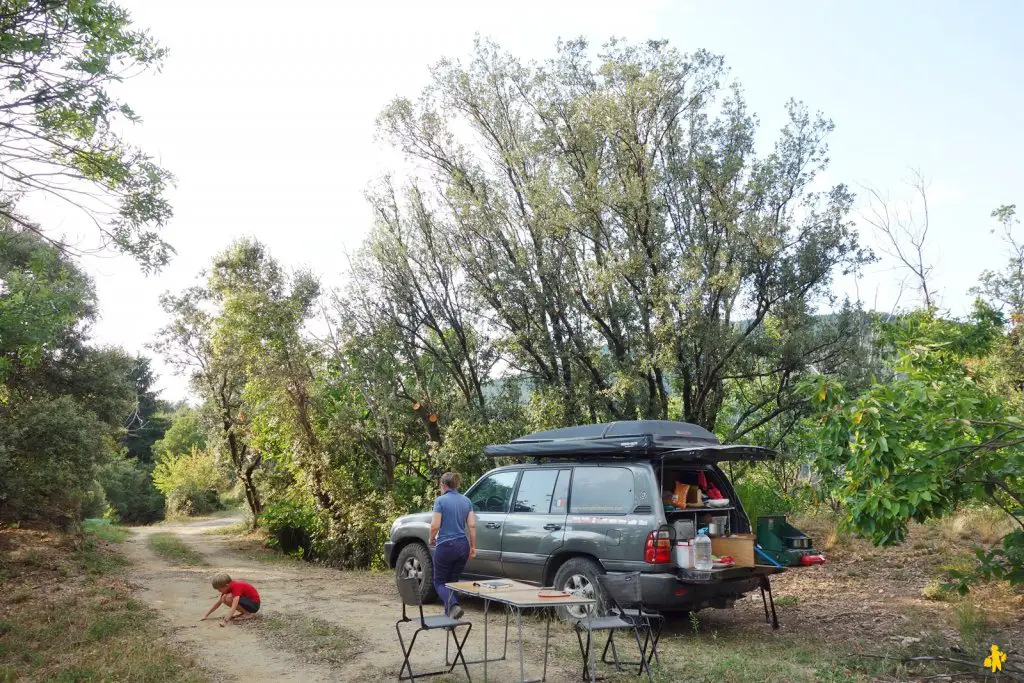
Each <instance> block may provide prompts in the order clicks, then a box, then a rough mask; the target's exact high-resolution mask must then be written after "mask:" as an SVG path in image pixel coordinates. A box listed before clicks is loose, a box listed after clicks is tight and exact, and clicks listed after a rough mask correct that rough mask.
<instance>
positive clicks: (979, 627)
mask: <svg viewBox="0 0 1024 683" xmlns="http://www.w3.org/2000/svg"><path fill="white" fill-rule="evenodd" d="M955 618H956V627H957V630H958V631H959V632H960V640H961V641H962V642H963V644H964V645H965V646H967V647H968V648H973V647H976V646H977V645H978V643H979V642H980V639H981V637H982V636H983V635H984V634H985V632H986V630H987V627H988V618H987V617H986V616H985V613H984V612H983V611H982V610H980V609H979V608H978V606H977V605H975V604H974V603H973V602H972V601H970V600H963V601H962V602H961V603H960V604H959V605H957V607H956V612H955Z"/></svg>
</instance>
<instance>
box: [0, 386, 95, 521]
mask: <svg viewBox="0 0 1024 683" xmlns="http://www.w3.org/2000/svg"><path fill="white" fill-rule="evenodd" d="M4 418H5V419H4V420H3V421H2V422H0V443H2V444H3V455H2V456H0V519H5V520H9V519H15V520H20V521H22V522H28V523H43V522H47V521H54V522H56V523H58V524H60V525H61V526H74V525H75V524H77V521H78V518H79V516H80V512H81V505H82V502H83V500H84V499H85V497H86V496H87V494H88V492H89V491H91V490H92V484H93V481H94V480H95V479H96V476H97V475H98V473H99V466H100V464H101V463H102V462H104V461H105V460H106V459H107V458H108V457H109V456H110V454H111V452H112V451H113V450H114V443H113V441H112V439H111V438H110V428H109V426H108V425H106V424H104V423H103V422H102V421H100V420H99V419H98V418H97V417H96V415H95V414H94V413H92V412H90V411H88V410H86V409H84V408H83V407H82V405H81V404H80V403H78V401H76V400H75V399H74V398H73V397H71V396H58V397H56V398H43V399H37V400H34V401H30V402H27V403H23V404H22V403H19V404H18V405H16V406H14V407H13V408H12V409H11V410H9V411H5V415H4Z"/></svg>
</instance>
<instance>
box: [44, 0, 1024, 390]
mask: <svg viewBox="0 0 1024 683" xmlns="http://www.w3.org/2000/svg"><path fill="white" fill-rule="evenodd" d="M121 1H122V4H124V5H125V6H127V7H128V8H129V10H130V11H131V12H132V14H133V17H134V18H135V21H136V23H137V24H138V25H139V26H143V27H148V28H149V29H150V30H151V32H152V33H153V35H154V36H156V37H157V38H158V40H159V41H160V42H161V43H162V44H164V45H165V46H167V47H169V48H170V55H169V56H168V58H167V61H166V64H165V66H164V69H163V71H162V72H161V73H159V74H152V75H146V76H143V77H140V78H137V79H134V80H132V81H130V82H128V83H127V84H126V85H125V87H124V97H125V99H126V101H128V102H129V103H130V104H131V105H132V107H133V108H134V109H135V110H136V111H137V112H138V113H140V114H141V115H142V117H143V119H144V121H143V124H142V125H141V126H140V127H137V128H134V129H132V130H131V131H130V137H131V139H133V140H134V141H137V142H138V143H139V144H140V145H141V146H142V147H143V148H144V149H146V150H147V151H149V152H150V153H151V154H154V155H156V156H158V158H159V160H160V161H161V163H162V164H163V165H165V166H166V167H167V168H169V169H170V170H171V171H172V172H173V173H175V175H176V176H177V178H178V184H177V188H176V189H175V191H174V192H173V193H172V194H171V199H172V202H173V204H174V209H175V218H174V220H173V222H172V223H171V225H170V227H169V228H168V229H167V230H166V232H165V235H164V236H165V238H166V239H168V240H169V241H170V242H171V243H172V244H173V245H174V246H175V248H176V249H177V250H178V255H177V257H176V258H175V259H174V261H173V262H172V263H171V265H170V266H169V267H167V268H166V269H165V270H164V271H162V272H161V273H160V274H158V275H156V276H150V277H146V276H144V275H142V274H141V273H140V271H139V269H138V267H137V266H136V265H135V263H134V262H133V261H131V260H130V259H127V258H124V257H113V258H105V259H98V258H87V259H86V260H85V261H84V266H85V267H86V269H87V270H88V271H89V272H91V273H92V274H93V276H94V277H95V280H96V286H97V290H98V294H99V298H100V304H101V311H102V319H101V320H100V322H99V323H98V324H97V326H96V328H95V331H94V336H95V338H96V339H97V340H98V341H100V342H102V343H119V344H122V345H124V346H125V347H126V348H128V349H129V350H132V351H140V350H142V349H143V346H144V345H145V344H146V343H147V342H149V341H151V340H152V338H153V335H154V332H155V331H156V330H157V329H158V328H159V327H160V326H161V325H162V324H163V322H164V321H163V319H162V313H161V311H160V309H159V306H158V304H157V297H158V295H159V294H160V293H161V292H163V291H166V290H172V291H177V290H180V289H182V288H183V287H185V286H188V285H189V284H191V283H192V282H193V280H194V278H195V276H196V275H197V273H198V272H199V271H200V270H201V269H203V268H204V267H205V266H206V265H207V264H208V262H209V261H210V259H211V257H212V255H213V254H214V253H216V252H218V251H220V250H221V249H223V248H224V247H225V246H227V245H228V244H229V243H230V242H231V241H232V240H233V239H236V238H238V237H240V236H243V235H250V236H253V237H256V238H258V239H260V240H261V241H263V242H264V243H266V244H267V245H268V246H269V248H270V250H271V252H272V253H273V254H274V255H275V256H276V257H277V258H278V259H280V260H281V261H282V262H283V263H285V264H289V265H292V266H306V267H309V268H311V269H312V270H313V271H314V272H316V273H318V274H320V275H321V276H322V278H323V281H324V283H325V284H326V285H327V286H331V285H333V284H336V283H338V282H340V280H341V271H342V270H343V267H344V252H345V251H346V250H348V251H352V250H353V249H354V248H355V247H357V246H358V244H359V242H360V240H361V239H362V237H363V236H364V235H365V234H366V232H367V230H368V228H369V226H370V220H371V217H370V214H369V211H368V208H367V206H366V204H365V201H364V199H363V192H364V190H365V189H366V187H367V184H368V183H369V182H370V181H372V180H373V179H374V178H376V177H377V176H379V175H380V173H381V172H382V171H384V170H386V169H387V168H391V167H393V165H394V164H395V163H396V160H395V158H394V156H393V154H392V153H391V152H389V151H388V150H387V149H386V148H385V147H384V146H383V145H382V144H380V143H377V142H375V140H374V120H375V118H376V116H377V114H378V112H379V111H380V110H381V108H382V107H383V106H384V105H385V104H386V103H387V102H388V101H389V100H390V99H391V98H392V97H394V96H396V95H400V94H401V95H407V96H410V97H414V96H416V95H417V94H418V92H419V90H420V89H421V88H422V86H423V85H424V84H425V83H426V80H427V76H428V74H427V67H428V65H430V64H432V63H433V62H435V61H436V60H437V59H439V58H440V57H442V56H454V57H463V56H466V55H467V54H468V53H469V50H470V48H471V46H472V41H473V36H474V34H475V33H480V34H481V35H483V36H485V37H491V38H494V39H495V40H497V41H498V42H499V43H500V44H501V45H502V46H503V47H505V48H507V49H509V50H510V51H512V52H513V53H515V54H517V55H519V56H521V57H524V58H538V59H542V58H545V57H547V56H549V55H551V54H552V53H553V51H554V44H555V42H556V40H557V39H558V38H559V37H562V38H572V37H576V36H579V35H583V36H586V37H588V38H589V39H591V41H592V42H593V43H595V44H600V43H601V42H603V41H604V40H605V39H607V38H608V37H609V36H612V35H616V36H622V37H626V38H629V39H633V40H644V39H648V38H668V39H669V40H670V41H671V42H672V44H673V45H674V46H676V47H678V48H680V49H681V50H683V51H691V50H694V49H697V48H701V47H703V48H707V49H710V50H711V51H713V52H717V53H721V54H724V55H725V58H726V63H727V64H728V65H730V66H731V67H732V72H733V75H734V76H735V77H736V78H737V79H738V80H739V81H740V82H741V83H743V85H744V87H745V90H746V93H747V98H748V104H749V105H750V108H751V110H752V111H754V112H756V113H757V114H758V115H759V116H760V117H761V120H762V124H763V125H762V130H763V131H764V134H765V135H771V136H774V131H776V130H777V129H778V128H779V127H780V126H781V125H782V124H783V119H782V116H783V104H784V103H785V101H786V100H787V99H788V98H789V97H791V96H792V97H796V98H798V99H803V100H804V101H806V102H807V103H808V104H809V106H810V107H811V108H812V109H820V110H823V111H824V112H825V113H826V114H827V115H828V116H830V117H831V118H833V119H834V120H835V122H836V127H837V130H836V133H835V135H834V136H833V138H832V140H831V144H832V151H831V158H832V160H833V164H832V166H831V168H830V169H829V172H828V180H829V182H846V183H848V184H851V185H853V186H854V189H855V190H856V189H857V187H856V185H857V183H867V184H871V185H874V186H878V187H880V188H882V189H885V190H888V191H890V192H891V193H892V194H893V195H894V196H896V197H898V196H901V195H903V194H905V187H903V186H901V185H900V183H901V181H902V180H905V179H907V178H908V177H909V175H910V173H909V170H910V168H911V167H917V168H920V169H921V170H922V171H923V173H924V174H925V176H927V177H928V178H929V179H930V180H931V182H932V192H931V194H930V200H931V204H932V206H931V210H932V229H933V235H934V238H933V240H932V242H931V245H930V250H931V253H930V257H931V260H932V262H933V263H934V265H935V266H936V273H935V280H936V282H937V283H938V285H939V289H940V293H941V295H942V299H941V301H942V303H943V305H945V306H947V307H948V308H950V309H951V310H953V311H954V312H957V313H959V312H962V311H963V310H964V308H965V306H966V304H967V303H968V302H969V298H968V297H967V296H966V290H967V288H968V287H970V286H971V285H972V284H973V283H974V282H975V280H976V277H977V274H978V273H979V272H980V271H981V270H982V269H983V268H985V267H999V265H1000V264H1001V262H1002V257H1001V256H1000V255H999V243H998V240H997V238H996V237H995V236H992V235H990V234H989V229H990V228H991V227H993V225H994V223H993V221H991V219H989V218H988V214H989V213H990V212H991V210H992V209H993V208H994V207H995V206H997V205H999V204H1003V203H1013V202H1024V195H1022V193H1021V188H1022V187H1024V182H1022V181H1024V172H1022V170H1021V166H1020V163H1019V160H1020V159H1021V158H1024V139H1022V136H1021V133H1020V122H1019V117H1020V112H1021V111H1024V93H1022V92H1021V89H1020V87H1019V86H1020V83H1022V82H1024V78H1022V76H1024V58H1022V54H1024V53H1022V50H1021V48H1019V47H1017V45H1019V43H1020V41H1019V36H1017V35H1015V33H1016V30H1017V28H1019V26H1021V25H1022V19H1024V9H1022V8H1024V3H1015V2H1013V1H1012V0H1005V1H995V0H993V1H991V2H987V3H984V6H983V8H982V9H971V8H970V6H969V5H968V4H965V3H958V2H955V1H950V2H931V1H929V2H925V1H923V0H918V1H910V0H907V1H905V2H901V3H895V5H896V6H895V7H893V6H891V3H889V2H883V1H881V0H873V1H870V2H859V3H850V2H843V3H839V2H813V3H812V2H810V1H798V0H793V1H791V2H787V3H763V2H758V1H757V0H747V1H737V2H729V3H720V2H710V1H708V2H689V1H686V2H669V1H668V0H665V1H660V2H659V1H658V0H632V1H631V2H628V3H624V2H569V1H562V2H559V1H557V0H548V1H546V2H517V3H512V2H501V3H497V2H441V1H437V0H435V1H432V2H422V1H420V2H400V1H397V0H392V1H385V0H380V1H378V2H373V3H359V4H358V5H357V4H355V3H352V4H348V3H340V2H323V1H320V2H312V1H307V2H303V1H299V2H292V3H281V2H274V3H270V2H263V1H257V0H252V1H248V2H240V1H228V0H206V1H205V2H197V1H195V0H176V1H174V2H171V1H168V0H164V1H161V2H155V1H154V0H121ZM1015 27H1017V28H1015ZM24 208H26V209H27V210H29V211H33V210H34V211H35V213H34V217H35V218H37V219H39V220H41V221H42V222H43V223H44V225H47V226H50V227H53V228H55V229H56V230H58V231H61V230H63V231H68V232H74V230H75V228H76V226H78V225H79V224H80V220H81V218H80V216H76V215H75V214H74V213H73V211H72V210H70V209H67V208H65V207H57V206H55V205H53V204H52V203H50V202H40V201H39V200H38V199H37V200H32V201H30V202H28V203H26V204H25V205H24ZM865 237H866V239H867V241H868V242H871V241H872V240H871V238H870V236H865ZM889 267H891V264H881V265H879V266H876V267H873V268H872V269H871V270H870V271H869V272H868V273H867V274H866V275H865V277H864V279H863V280H862V281H861V282H860V283H858V284H856V285H855V284H854V283H853V282H852V281H844V282H843V283H842V287H843V289H844V291H845V292H848V293H849V294H851V296H852V295H854V294H855V293H856V292H859V294H860V296H861V297H862V298H863V299H865V300H866V301H867V302H868V304H869V305H873V304H876V303H877V305H878V306H880V307H882V308H887V307H890V306H892V305H893V303H894V299H895V296H894V293H893V292H894V290H895V286H894V282H895V276H893V275H892V273H891V272H889V271H888V268H889ZM912 296H913V295H912V293H908V294H906V295H905V297H904V301H907V298H908V297H912ZM155 365H156V367H157V369H158V370H159V371H160V372H161V374H162V375H163V377H162V379H161V386H162V387H164V389H165V391H164V394H163V396H164V397H165V398H168V399H172V400H173V399H177V398H180V397H182V396H184V395H185V393H186V387H185V382H184V380H183V379H179V378H174V377H172V376H171V375H170V373H169V372H168V371H166V370H164V366H163V365H162V363H160V361H159V359H157V361H156V363H155Z"/></svg>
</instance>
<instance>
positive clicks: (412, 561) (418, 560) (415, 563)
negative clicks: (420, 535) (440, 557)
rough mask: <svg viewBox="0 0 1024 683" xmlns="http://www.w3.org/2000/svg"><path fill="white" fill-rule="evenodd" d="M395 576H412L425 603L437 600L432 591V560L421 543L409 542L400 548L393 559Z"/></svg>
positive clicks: (435, 594)
mask: <svg viewBox="0 0 1024 683" xmlns="http://www.w3.org/2000/svg"><path fill="white" fill-rule="evenodd" d="M395 578H396V579H400V578H414V579H416V580H417V581H418V582H419V585H420V597H421V598H422V599H423V603H424V604H427V603H430V602H434V601H435V600H437V593H436V592H435V591H434V562H433V560H431V558H430V551H429V550H427V546H425V545H423V544H422V543H410V544H409V545H407V546H405V547H404V548H402V550H401V551H400V552H399V553H398V559H397V560H395Z"/></svg>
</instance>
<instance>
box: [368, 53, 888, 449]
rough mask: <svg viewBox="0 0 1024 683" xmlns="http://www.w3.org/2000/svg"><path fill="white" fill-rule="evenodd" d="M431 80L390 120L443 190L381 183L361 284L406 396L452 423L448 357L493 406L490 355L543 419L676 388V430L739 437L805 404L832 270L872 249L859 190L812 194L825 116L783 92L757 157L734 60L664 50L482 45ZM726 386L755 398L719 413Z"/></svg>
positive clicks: (628, 413) (646, 413)
mask: <svg viewBox="0 0 1024 683" xmlns="http://www.w3.org/2000/svg"><path fill="white" fill-rule="evenodd" d="M432 76H433V78H432V82H431V84H430V85H429V86H428V87H427V88H426V89H425V90H424V92H423V94H422V97H421V98H419V100H418V101H415V102H414V101H411V100H409V99H406V98H399V99H397V100H395V101H394V102H393V103H392V104H391V105H390V106H388V107H387V108H386V109H385V110H384V112H382V114H381V116H380V119H379V127H380V132H381V134H382V136H384V137H385V138H386V139H388V140H389V141H391V142H392V144H393V145H394V146H395V147H396V148H397V149H399V150H400V151H401V152H403V153H404V154H405V155H406V157H407V158H408V159H409V160H410V161H412V162H413V163H422V164H426V166H427V167H428V168H429V169H430V174H429V177H430V180H429V181H423V180H416V181H412V182H410V183H409V184H408V186H407V187H406V188H402V189H399V190H396V189H395V188H394V186H393V183H392V182H391V181H390V180H387V181H385V182H383V183H382V184H381V187H380V188H379V189H377V190H376V191H375V192H374V193H372V195H371V202H372V203H373V206H374V209H375V211H376V215H377V217H378V221H377V226H376V228H375V231H374V233H373V235H372V236H371V238H370V240H369V241H368V242H367V245H366V247H365V250H364V252H363V254H362V258H361V260H360V262H359V263H357V273H356V277H355V278H354V280H355V284H354V285H353V287H352V289H353V290H354V293H353V294H352V296H351V298H352V299H354V300H355V301H356V302H358V305H360V306H361V307H362V309H363V310H362V311H359V312H357V314H356V315H357V318H358V322H359V325H360V327H362V328H363V329H364V330H365V331H366V332H370V333H371V334H373V333H378V332H382V333H385V334H387V335H389V336H391V337H392V342H391V344H392V348H393V354H394V355H396V356H398V357H399V358H402V359H403V360H405V361H406V363H407V365H408V370H407V372H406V373H405V374H404V375H399V377H398V378H397V379H396V384H398V385H399V386H398V387H396V391H399V392H401V393H402V395H405V396H407V397H408V399H409V400H410V403H412V404H414V405H417V406H423V405H426V406H428V408H429V411H428V414H432V415H438V414H441V413H442V410H441V409H442V408H444V407H446V406H445V399H446V398H448V397H446V396H445V395H444V392H443V390H442V389H441V388H440V387H435V386H434V384H435V383H436V380H435V377H434V376H433V374H432V373H431V372H430V371H431V370H433V369H436V371H440V372H443V373H444V374H445V375H446V376H447V378H448V381H449V382H451V383H452V385H453V389H457V391H458V393H459V394H460V395H461V396H460V399H461V400H459V401H457V402H453V405H457V406H458V408H457V410H467V409H474V410H476V411H477V412H485V411H481V408H482V404H484V403H486V393H487V392H486V391H485V385H486V384H488V382H487V379H488V374H489V372H490V370H491V369H492V368H493V367H495V363H496V362H497V361H498V360H499V359H500V361H501V364H502V365H503V366H506V367H509V368H512V369H514V374H515V375H517V376H518V377H520V378H522V379H525V380H528V381H529V382H530V383H531V385H532V390H533V392H534V396H539V397H542V399H543V409H544V410H543V412H544V414H545V418H544V421H545V422H548V423H554V424H557V425H565V424H574V423H579V422H583V421H593V420H614V419H633V418H638V417H645V418H662V419H664V418H666V417H667V416H668V412H669V407H670V405H671V403H672V399H673V398H674V397H676V398H678V405H679V407H680V409H681V410H680V413H681V415H680V417H682V419H684V420H686V421H689V422H694V423H698V424H701V425H703V426H706V427H708V428H711V429H715V428H716V427H719V426H720V425H719V422H720V419H721V422H722V423H723V425H725V426H726V431H727V432H728V433H729V434H731V435H733V436H734V437H738V436H740V435H742V434H745V433H747V432H748V431H750V430H752V429H754V428H756V427H757V426H759V425H763V424H765V423H767V422H770V421H772V420H773V419H774V418H775V417H777V416H778V415H781V414H787V413H789V412H790V411H794V410H796V409H797V408H799V407H801V406H802V405H804V402H803V401H802V400H801V399H800V397H799V396H798V395H797V394H796V393H795V392H794V391H793V389H794V386H795V380H796V379H797V378H799V377H800V376H803V375H804V374H805V373H806V372H807V368H808V367H809V366H811V365H818V364H823V365H835V364H837V363H839V362H841V359H842V358H844V357H845V356H846V355H848V351H849V348H850V346H853V345H851V344H849V343H848V342H850V341H851V340H855V338H854V337H853V336H852V335H850V334H849V332H848V330H845V329H844V328H843V327H842V326H839V325H837V326H817V327H815V325H814V324H813V322H814V318H813V313H814V306H815V303H816V302H817V301H821V300H829V299H830V298H831V294H830V292H831V283H832V278H833V276H834V274H835V273H838V272H847V271H850V270H852V269H855V268H857V267H858V266H859V265H860V264H862V263H864V262H866V261H867V260H869V258H870V254H868V253H867V252H865V251H864V250H862V249H861V248H860V246H859V245H858V242H857V237H856V233H855V232H854V231H852V230H851V228H850V224H849V221H848V220H847V218H846V216H847V214H848V212H849V209H850V206H851V202H852V195H851V194H850V193H849V192H848V190H847V189H846V188H845V187H844V186H842V185H837V186H835V187H832V188H831V189H829V190H827V191H823V192H816V191H814V190H812V189H811V188H812V184H813V182H814V180H815V178H816V177H818V176H819V174H820V172H821V171H822V170H823V169H824V168H825V166H826V164H827V142H826V138H827V136H828V134H829V133H830V132H831V130H832V123H831V122H830V121H828V120H827V119H826V118H824V117H823V116H821V115H820V114H812V113H811V112H810V111H809V110H808V109H807V108H806V107H805V106H803V105H802V104H799V103H797V102H790V103H789V104H788V105H787V115H788V123H787V125H786V127H785V128H784V129H783V130H782V132H781V135H780V136H779V138H778V140H777V141H776V143H775V146H774V149H773V150H772V152H771V154H768V155H767V156H763V157H760V156H758V155H757V154H756V151H755V145H754V139H755V137H756V133H757V124H756V119H755V118H754V117H753V115H751V114H750V113H749V112H748V110H747V107H746V104H745V102H744V101H743V98H742V93H741V91H740V89H739V87H738V86H736V85H735V84H733V83H728V82H727V80H726V72H725V68H724V64H723V60H722V59H721V58H720V57H717V56H715V55H711V54H709V53H706V52H703V51H699V52H696V53H694V54H690V55H685V54H681V53H679V52H678V51H676V50H674V49H672V48H671V47H669V46H668V45H667V44H666V43H664V42H656V41H650V42H647V43H643V44H639V45H633V44H629V43H626V42H623V41H614V40H613V41H611V42H609V43H608V44H606V45H604V46H603V49H602V50H601V52H599V53H598V54H597V56H596V58H594V59H592V58H591V54H590V51H589V46H588V45H587V43H586V42H585V41H583V40H577V41H571V42H565V43H560V44H559V45H558V53H557V55H556V56H555V58H554V59H551V60H549V61H547V62H544V63H540V64H536V63H530V64H527V63H524V62H522V61H521V60H518V59H517V58H515V57H514V56H512V55H510V54H508V53H506V52H504V51H502V50H501V49H500V48H499V47H498V46H496V45H494V44H492V43H488V42H483V41H481V42H479V43H478V44H477V46H476V49H475V50H474V52H473V54H472V55H471V56H470V59H469V60H468V61H467V62H461V61H457V60H450V59H446V60H443V61H441V62H440V63H439V64H438V65H437V66H436V67H435V68H434V69H433V71H432ZM371 330H372V332H371ZM755 380H756V381H755ZM734 382H746V384H747V386H746V389H747V390H748V391H746V392H743V393H741V394H739V399H738V402H739V405H738V406H737V409H736V410H731V411H729V412H728V413H723V411H722V407H723V405H724V402H725V400H726V394H727V393H728V392H729V391H730V390H731V389H732V386H731V385H732V383H734ZM538 407H540V406H539V405H538ZM424 417H427V415H424ZM442 417H444V416H443V415H442ZM424 426H425V427H426V428H427V431H428V434H429V436H430V438H431V440H432V441H438V440H439V439H438V436H439V435H440V434H439V433H438V430H436V429H435V430H434V432H433V433H431V432H430V427H429V425H424Z"/></svg>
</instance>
